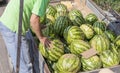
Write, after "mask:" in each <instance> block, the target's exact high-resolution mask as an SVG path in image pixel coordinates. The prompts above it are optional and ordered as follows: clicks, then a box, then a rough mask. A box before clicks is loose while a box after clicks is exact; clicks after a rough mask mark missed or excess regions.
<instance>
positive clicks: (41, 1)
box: [0, 0, 49, 34]
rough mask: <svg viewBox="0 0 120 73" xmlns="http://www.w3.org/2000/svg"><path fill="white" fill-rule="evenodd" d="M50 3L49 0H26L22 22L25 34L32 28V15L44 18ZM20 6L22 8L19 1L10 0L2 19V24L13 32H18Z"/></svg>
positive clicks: (0, 20) (0, 18)
mask: <svg viewBox="0 0 120 73" xmlns="http://www.w3.org/2000/svg"><path fill="white" fill-rule="evenodd" d="M48 3H49V0H24V8H23V20H22V24H23V25H22V32H23V34H25V32H26V31H27V29H28V28H30V17H31V14H32V13H34V14H36V15H38V16H40V17H43V16H44V15H45V11H46V8H47V6H48ZM19 6H20V1H19V0H10V2H9V4H8V5H7V7H6V9H5V11H4V13H3V15H2V16H1V17H0V22H2V23H3V24H4V25H5V26H6V27H8V28H9V29H11V30H12V31H13V32H18V22H19V10H20V8H19Z"/></svg>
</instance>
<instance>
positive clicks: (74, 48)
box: [70, 40, 90, 55]
mask: <svg viewBox="0 0 120 73" xmlns="http://www.w3.org/2000/svg"><path fill="white" fill-rule="evenodd" d="M88 49H90V45H89V43H88V42H85V41H83V40H74V41H73V42H72V43H71V44H70V51H71V53H73V54H76V55H80V54H81V53H83V52H84V51H87V50H88Z"/></svg>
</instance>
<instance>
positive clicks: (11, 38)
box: [0, 22, 33, 73]
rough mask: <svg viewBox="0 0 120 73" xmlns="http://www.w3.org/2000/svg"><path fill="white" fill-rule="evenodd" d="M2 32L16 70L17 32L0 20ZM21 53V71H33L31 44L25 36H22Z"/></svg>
mask: <svg viewBox="0 0 120 73" xmlns="http://www.w3.org/2000/svg"><path fill="white" fill-rule="evenodd" d="M0 32H1V34H2V37H3V40H4V42H5V45H6V48H7V51H8V54H9V56H10V58H11V60H12V65H13V67H14V70H16V58H17V37H18V34H17V33H16V32H12V31H11V30H10V29H8V28H7V27H6V26H4V24H3V23H2V22H0ZM20 49H21V55H20V70H19V73H33V69H32V63H31V60H30V53H29V46H28V42H27V41H26V39H25V37H24V36H22V38H21V48H20Z"/></svg>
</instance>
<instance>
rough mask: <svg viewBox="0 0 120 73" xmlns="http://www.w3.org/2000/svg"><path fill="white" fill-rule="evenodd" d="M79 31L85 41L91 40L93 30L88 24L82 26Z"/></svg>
mask: <svg viewBox="0 0 120 73" xmlns="http://www.w3.org/2000/svg"><path fill="white" fill-rule="evenodd" d="M80 29H81V30H82V31H83V33H84V34H85V37H86V38H87V39H91V38H92V37H93V36H94V30H93V27H92V26H91V25H90V24H82V25H81V26H80Z"/></svg>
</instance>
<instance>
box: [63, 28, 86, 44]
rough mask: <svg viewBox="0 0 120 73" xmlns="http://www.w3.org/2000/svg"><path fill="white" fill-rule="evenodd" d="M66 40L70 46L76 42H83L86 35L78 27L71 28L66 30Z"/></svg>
mask: <svg viewBox="0 0 120 73" xmlns="http://www.w3.org/2000/svg"><path fill="white" fill-rule="evenodd" d="M63 36H64V39H65V40H66V41H67V44H70V43H71V42H72V41H74V40H80V39H81V40H83V39H84V38H85V35H84V33H83V31H82V30H81V29H80V28H79V27H78V26H69V27H67V28H66V29H65V30H64V34H63Z"/></svg>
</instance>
